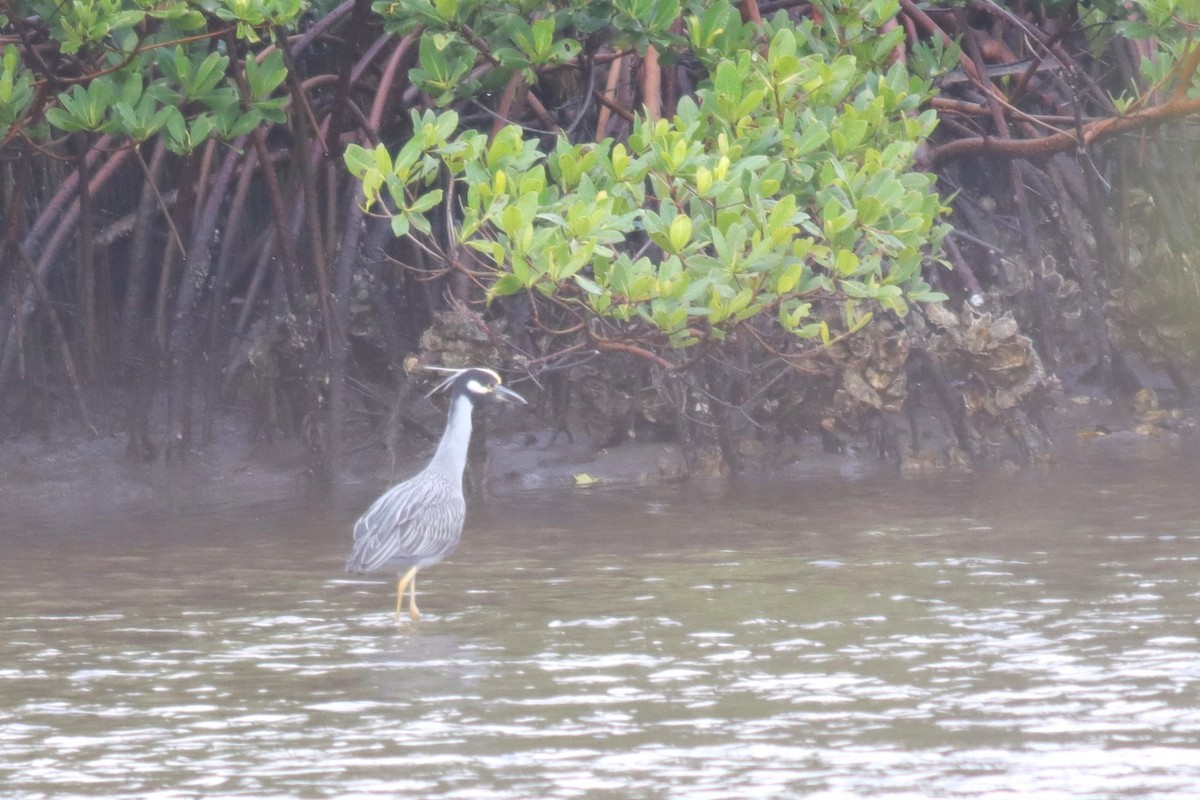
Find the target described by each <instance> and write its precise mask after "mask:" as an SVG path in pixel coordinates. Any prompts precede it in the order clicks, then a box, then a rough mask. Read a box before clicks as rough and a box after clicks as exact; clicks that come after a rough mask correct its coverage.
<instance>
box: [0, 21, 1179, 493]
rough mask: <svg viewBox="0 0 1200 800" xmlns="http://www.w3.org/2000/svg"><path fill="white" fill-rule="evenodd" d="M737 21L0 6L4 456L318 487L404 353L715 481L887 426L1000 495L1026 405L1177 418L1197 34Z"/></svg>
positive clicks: (370, 413) (1029, 409) (975, 24)
mask: <svg viewBox="0 0 1200 800" xmlns="http://www.w3.org/2000/svg"><path fill="white" fill-rule="evenodd" d="M770 5H771V8H773V9H775V10H774V12H773V15H772V14H768V15H766V18H764V15H763V13H762V11H761V8H766V7H767V4H766V3H765V2H764V3H763V4H762V5H761V8H760V4H758V3H756V2H755V0H743V2H741V3H739V4H736V5H732V4H726V3H701V2H698V1H697V2H681V0H565V1H564V2H550V3H546V2H540V0H533V1H532V2H531V1H530V0H506V2H501V3H494V2H493V3H486V4H485V3H482V2H476V1H475V0H395V2H391V1H390V0H382V1H381V2H376V3H373V4H372V3H370V2H367V0H345V2H342V3H338V4H334V3H332V2H330V3H319V2H314V3H306V2H301V0H160V1H159V2H149V1H148V0H101V1H100V2H67V3H58V2H46V0H13V2H10V3H8V4H7V5H6V6H5V8H4V15H3V16H0V45H2V47H3V57H2V60H0V155H3V157H4V162H3V164H4V176H5V178H4V197H5V201H6V217H5V226H6V227H5V235H4V240H3V247H2V249H0V258H2V259H3V261H2V269H0V297H2V298H3V302H0V353H2V354H0V402H2V403H3V408H2V414H3V418H4V419H5V420H7V421H8V422H9V423H10V424H12V425H13V426H14V428H16V429H23V428H26V427H28V426H29V425H31V424H32V425H49V424H50V423H51V422H52V420H53V418H54V412H55V410H56V409H57V408H58V407H59V406H60V405H61V403H60V401H59V399H58V398H59V397H60V396H61V393H62V391H63V390H65V391H66V392H68V393H69V396H70V397H71V398H72V400H73V405H74V406H75V408H76V409H77V410H78V413H79V415H80V417H81V418H82V419H83V420H84V422H85V424H86V425H87V426H90V427H93V428H94V427H97V426H103V427H107V428H114V429H120V430H124V431H126V432H127V434H128V436H129V442H130V454H131V455H133V456H136V457H143V458H144V457H149V456H151V455H153V454H155V453H157V454H159V455H160V456H162V457H164V458H167V457H172V456H175V455H182V454H183V453H184V452H186V450H187V449H188V448H189V447H191V446H194V444H195V443H196V441H197V437H196V436H195V435H194V432H193V430H192V427H193V425H192V423H193V417H194V416H195V412H194V408H193V405H194V403H195V402H197V401H202V402H203V404H204V406H203V408H204V412H203V415H202V420H203V422H204V437H207V436H208V434H209V426H210V424H211V422H212V421H213V419H214V418H215V417H216V415H217V414H218V412H219V410H220V408H221V407H222V406H225V405H228V404H230V403H236V404H239V405H242V406H244V407H246V408H247V409H248V410H250V412H251V419H252V432H253V434H254V435H255V436H270V435H274V434H277V433H283V434H285V435H296V436H300V437H302V438H303V439H304V440H305V441H307V442H309V443H310V444H311V445H312V446H313V448H314V452H315V453H316V454H317V458H316V463H317V464H318V465H320V466H323V467H324V468H325V469H326V470H330V469H333V468H335V467H336V466H337V465H338V463H339V461H340V459H341V458H342V457H343V455H344V453H345V452H346V451H347V450H348V449H349V448H350V446H351V445H349V444H347V442H346V441H345V437H346V433H345V432H346V430H352V431H354V432H355V435H356V436H357V435H361V436H363V437H366V438H367V439H369V438H372V437H374V436H375V433H374V431H375V430H376V426H377V424H378V420H380V419H382V418H384V417H386V416H387V414H388V412H387V408H388V407H389V406H390V401H388V400H385V399H384V398H385V397H386V396H387V395H388V387H389V386H391V385H392V384H393V383H394V382H395V381H396V380H397V379H401V376H399V375H398V374H396V373H395V372H392V371H391V369H392V367H393V366H395V365H398V364H400V363H401V362H402V361H403V360H404V357H405V356H406V355H407V354H409V353H414V352H416V353H419V354H420V355H421V357H422V358H424V359H426V360H430V361H453V360H455V359H471V360H480V359H482V360H487V361H491V362H493V363H494V365H495V366H500V367H504V368H508V369H512V370H514V371H517V372H523V373H526V374H528V375H530V376H532V377H535V378H537V377H540V376H544V377H545V378H546V379H547V380H548V381H550V386H549V389H550V394H551V395H552V396H555V397H557V398H558V399H559V402H557V403H555V404H554V408H555V413H556V414H557V415H558V416H559V419H558V422H557V424H559V425H562V426H568V425H576V424H580V423H581V422H582V424H584V425H585V426H587V425H590V424H598V425H599V427H600V428H601V429H604V430H601V433H602V435H603V436H604V438H613V437H614V436H618V435H621V434H620V432H621V431H626V432H627V431H629V430H632V429H636V428H637V427H638V425H639V424H647V423H648V424H657V425H659V426H660V427H661V426H663V425H665V427H666V428H667V429H669V430H670V431H671V434H672V435H674V436H677V437H679V438H680V439H681V440H683V441H684V442H685V443H688V444H691V445H695V446H697V447H702V446H703V445H704V443H705V442H706V441H709V440H715V441H718V442H719V443H720V445H721V450H722V453H723V454H724V457H725V460H726V461H727V462H735V461H736V460H737V452H738V449H737V441H738V440H739V439H740V438H743V437H745V436H749V435H752V434H754V433H756V432H759V433H761V432H762V431H765V430H769V429H772V428H773V429H775V430H777V431H783V432H795V431H799V430H804V429H815V430H819V431H821V432H822V434H823V435H825V436H826V437H827V438H828V439H829V441H830V442H832V443H835V444H836V443H838V442H840V441H843V440H845V439H847V438H851V437H854V436H858V435H863V434H867V433H871V432H879V431H880V430H882V431H883V433H882V435H881V436H880V437H879V438H878V441H877V443H878V444H879V446H880V448H881V450H883V451H884V452H891V453H897V452H899V448H898V447H897V443H896V438H895V435H894V432H891V433H889V432H888V429H889V427H893V426H894V425H895V423H896V421H897V420H899V418H900V417H899V415H898V412H899V411H900V410H901V409H902V407H904V406H905V405H906V404H907V405H911V404H913V403H915V402H918V401H920V400H921V399H922V398H921V397H920V396H918V395H919V392H917V391H916V389H914V388H913V387H914V386H917V387H925V388H924V389H923V390H922V391H925V392H926V393H927V397H926V399H929V400H930V401H931V402H932V404H933V406H934V407H936V408H938V409H940V413H942V414H944V415H945V416H946V417H948V418H949V420H950V421H951V423H952V427H953V429H954V431H955V435H956V440H957V444H958V446H959V447H960V448H961V449H962V450H963V451H965V452H966V453H969V454H971V455H976V454H978V453H980V452H982V451H986V450H988V449H990V447H991V446H992V445H993V444H994V442H995V438H994V437H992V436H991V435H990V431H991V430H992V429H995V430H996V431H1003V432H1005V433H1006V434H1007V435H1009V436H1012V437H1013V438H1014V439H1015V440H1016V442H1017V444H1018V446H1019V447H1020V449H1021V450H1022V452H1023V453H1024V454H1025V455H1027V456H1035V455H1036V454H1037V452H1038V451H1040V450H1041V449H1043V448H1044V446H1045V442H1044V440H1043V438H1042V437H1040V436H1039V435H1038V434H1037V432H1036V429H1037V410H1038V408H1039V407H1040V406H1041V404H1042V403H1044V402H1045V400H1046V397H1047V396H1048V394H1049V393H1050V392H1051V390H1052V389H1053V386H1054V381H1053V378H1052V373H1053V372H1056V371H1057V372H1058V373H1060V374H1062V375H1074V374H1080V373H1083V372H1085V371H1086V370H1089V369H1090V370H1091V371H1092V372H1094V373H1095V374H1097V375H1098V376H1099V378H1100V380H1101V381H1102V382H1103V383H1104V384H1105V385H1106V386H1107V387H1108V388H1110V389H1112V390H1114V391H1117V390H1120V389H1123V388H1128V387H1129V386H1131V385H1132V386H1133V388H1138V385H1139V384H1140V378H1138V376H1137V374H1136V372H1137V371H1136V370H1134V369H1133V368H1131V367H1130V365H1129V363H1128V362H1129V360H1130V359H1131V358H1135V357H1136V358H1139V359H1148V362H1149V363H1151V364H1154V365H1162V366H1163V367H1164V369H1165V370H1166V372H1167V373H1168V374H1169V375H1170V376H1171V378H1172V379H1173V380H1174V381H1175V383H1176V385H1177V387H1178V388H1180V390H1181V391H1186V390H1187V388H1188V386H1189V381H1188V373H1189V370H1190V369H1191V368H1192V366H1193V365H1194V355H1193V354H1194V352H1195V351H1196V348H1195V345H1194V342H1196V341H1200V339H1198V338H1197V336H1198V334H1197V333H1196V331H1195V329H1194V326H1192V325H1190V324H1189V323H1187V322H1186V320H1187V319H1189V318H1194V310H1195V307H1196V305H1197V303H1200V291H1198V290H1197V289H1196V286H1200V281H1197V280H1196V279H1195V278H1196V276H1195V272H1194V269H1193V268H1192V265H1191V259H1192V255H1191V254H1192V253H1193V252H1194V249H1195V246H1196V244H1197V242H1200V233H1198V232H1197V231H1196V223H1195V221H1194V220H1191V219H1189V218H1186V217H1185V216H1181V215H1179V214H1178V213H1177V210H1176V209H1174V208H1169V207H1167V206H1168V204H1171V203H1172V202H1175V203H1177V202H1180V201H1182V202H1183V203H1184V204H1185V207H1186V203H1187V200H1186V197H1187V196H1188V192H1189V187H1188V184H1187V183H1186V177H1187V173H1186V172H1185V171H1184V170H1191V169H1192V164H1194V163H1195V159H1194V158H1192V157H1191V156H1192V154H1191V152H1190V150H1189V146H1188V145H1180V144H1176V142H1177V141H1178V137H1173V136H1170V135H1168V136H1165V137H1163V136H1157V135H1156V133H1157V132H1158V131H1160V130H1163V129H1164V128H1163V126H1167V127H1166V130H1167V131H1168V132H1169V133H1170V132H1175V131H1178V130H1180V129H1181V127H1180V126H1182V125H1185V124H1186V120H1188V119H1189V118H1190V116H1191V115H1193V114H1195V113H1196V112H1197V111H1198V110H1200V99H1198V98H1197V93H1196V90H1195V88H1194V83H1195V73H1196V67H1197V64H1198V63H1200V48H1197V46H1196V44H1195V42H1194V37H1193V33H1194V31H1195V26H1196V24H1197V20H1198V19H1200V10H1198V9H1197V8H1195V7H1194V6H1195V3H1192V2H1178V1H1173V0H1141V2H1137V3H1134V4H1132V5H1129V4H1125V3H1107V2H1093V3H1088V4H1082V5H1081V4H1074V3H1053V4H1051V3H1047V4H1044V5H1027V4H1020V3H1012V4H1000V3H997V2H993V0H970V2H965V3H953V4H947V5H946V6H944V7H937V6H918V5H917V4H915V3H913V2H911V0H872V2H868V3H841V2H838V1H837V0H824V1H823V2H817V3H811V4H810V3H798V2H787V1H786V0H785V1H784V2H772V3H771V4H770ZM1131 132H1137V133H1139V134H1140V135H1141V136H1143V137H1148V138H1143V139H1142V140H1141V143H1140V145H1139V147H1138V148H1128V147H1122V146H1120V141H1121V137H1122V135H1124V134H1129V133H1131ZM1181 165H1186V166H1185V167H1182V166H1181ZM346 166H348V167H349V170H348V171H347V170H346ZM948 223H952V224H953V226H954V228H955V231H954V232H953V233H952V234H951V235H950V236H949V237H948V238H947V233H948V231H949V230H950V225H949V224H948ZM1158 234H1161V235H1158ZM1181 264H1182V266H1180V265H1181ZM456 326H457V327H456ZM456 331H457V332H456ZM422 333H425V338H424V339H422V338H421V337H422ZM596 355H599V356H601V358H599V359H598V360H595V356H596ZM596 376H601V377H605V378H607V379H606V380H601V381H600V382H599V384H597V382H596V381H594V380H593V379H594V378H595V377H596ZM910 376H911V377H913V378H916V379H917V383H916V384H914V385H910V382H909V378H910ZM589 381H590V383H589ZM570 382H574V383H575V384H577V385H578V386H580V387H584V389H581V390H579V391H577V392H576V400H575V402H571V401H570V400H569V399H567V400H563V398H569V397H570V395H569V394H567V393H564V392H563V391H562V388H561V387H562V385H563V384H564V383H570ZM556 387H557V388H556ZM587 387H590V388H587ZM114 391H115V392H116V394H115V395H114V394H113V392H114ZM585 393H586V394H588V395H590V396H588V397H584V396H582V395H583V394H585ZM114 396H115V397H117V398H118V399H121V400H122V402H121V403H120V404H119V405H121V406H123V407H124V409H125V413H124V414H121V415H117V416H113V415H111V414H105V415H104V416H103V418H96V415H95V414H94V413H93V411H92V410H91V406H93V405H94V404H95V402H96V399H97V398H102V397H114ZM910 411H911V409H910ZM581 416H582V417H583V419H582V420H580V419H578V417H581ZM360 423H366V424H360ZM347 425H350V426H351V427H350V428H349V429H348V428H347ZM881 425H882V428H881V427H880V426H881ZM913 426H914V427H913V429H912V431H911V432H912V434H913V438H914V443H913V445H912V446H911V448H910V449H911V450H913V451H915V450H919V449H920V446H921V445H920V442H918V441H916V438H917V430H916V428H915V423H913ZM871 435H872V436H874V433H871Z"/></svg>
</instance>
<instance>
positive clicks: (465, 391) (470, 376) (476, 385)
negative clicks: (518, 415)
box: [429, 367, 526, 403]
mask: <svg viewBox="0 0 1200 800" xmlns="http://www.w3.org/2000/svg"><path fill="white" fill-rule="evenodd" d="M431 369H436V370H438V371H439V372H446V373H449V374H448V376H447V377H446V379H445V380H444V381H442V382H441V383H439V384H438V385H437V386H436V387H435V388H434V390H433V391H432V392H430V393H429V394H431V395H432V394H434V393H435V392H439V391H441V390H442V389H445V390H447V391H449V392H450V395H451V396H452V397H458V396H459V395H465V396H467V397H469V398H471V400H472V401H473V402H479V401H481V400H503V401H504V402H506V403H525V402H526V400H525V398H524V397H521V395H519V394H517V393H516V392H514V391H513V390H512V389H509V388H508V387H507V386H504V385H503V383H502V382H501V380H500V375H499V373H497V372H496V371H495V370H490V369H485V368H483V367H467V368H466V369H445V368H442V367H431Z"/></svg>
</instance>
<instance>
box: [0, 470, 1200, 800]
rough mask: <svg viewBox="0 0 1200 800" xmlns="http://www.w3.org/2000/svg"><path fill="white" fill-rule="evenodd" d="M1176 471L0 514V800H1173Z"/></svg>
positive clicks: (1190, 671)
mask: <svg viewBox="0 0 1200 800" xmlns="http://www.w3.org/2000/svg"><path fill="white" fill-rule="evenodd" d="M1197 462H1198V459H1197V457H1196V454H1194V453H1188V452H1185V451H1182V450H1179V449H1172V448H1170V447H1164V448H1150V449H1148V450H1146V451H1145V452H1139V451H1138V450H1136V449H1131V450H1125V451H1122V450H1115V449H1114V450H1112V451H1110V452H1107V453H1104V454H1103V455H1102V456H1100V457H1097V458H1095V459H1082V458H1077V459H1075V463H1071V464H1069V465H1065V466H1061V467H1056V468H1048V469H1036V470H1027V471H1022V472H1018V473H1013V474H999V475H998V474H990V475H986V476H975V477H963V478H951V479H947V478H945V477H939V478H934V479H928V480H925V479H915V480H914V479H909V480H905V479H902V478H900V477H898V476H891V475H889V476H883V477H880V476H875V477H871V478H865V479H862V480H857V481H847V480H831V479H829V480H825V479H823V480H813V481H810V482H807V483H805V484H804V485H799V486H798V485H790V484H764V483H763V482H762V481H758V480H754V481H750V480H747V481H742V482H735V483H733V484H729V485H725V486H722V487H709V488H696V487H682V488H680V487H672V488H658V489H632V488H610V489H601V490H587V491H579V490H570V491H568V490H564V491H558V492H540V493H536V494H521V495H513V496H508V497H499V498H493V499H490V500H487V501H484V502H482V503H476V504H475V505H474V506H473V508H472V511H471V513H470V516H469V519H468V523H467V532H466V535H465V538H464V543H463V546H462V547H461V548H460V550H459V551H458V553H456V554H455V556H454V557H453V558H452V559H451V560H450V561H448V562H446V563H444V564H441V565H438V566H436V567H433V568H430V569H429V570H427V571H425V572H423V573H422V575H421V579H420V582H419V585H418V591H419V594H420V595H421V607H422V610H423V611H424V617H423V618H422V620H421V621H420V623H412V622H410V621H408V620H407V619H405V620H404V621H403V622H402V623H401V624H399V625H397V624H396V623H395V621H394V619H393V616H392V609H393V607H394V594H393V592H394V590H395V585H394V581H392V580H386V581H385V580H384V579H382V578H380V579H356V578H354V577H353V576H347V575H344V574H343V573H342V572H341V565H342V563H343V560H344V558H345V556H346V553H347V550H348V543H349V529H350V525H351V523H352V521H353V518H354V517H355V515H356V513H357V511H358V510H360V509H361V508H362V507H363V506H364V505H365V504H366V502H368V501H369V500H370V499H371V495H372V494H373V493H374V491H375V489H374V488H370V489H368V488H366V487H359V488H357V489H354V490H346V491H343V492H340V493H338V494H336V495H332V496H330V495H326V496H319V497H309V498H284V499H281V500H277V501H273V502H261V503H244V502H243V503H239V504H236V505H233V506H230V507H221V506H216V505H213V504H212V503H195V504H190V505H189V504H187V503H183V504H180V503H179V502H173V503H172V504H163V503H156V502H154V501H153V500H146V501H145V502H143V503H140V504H139V505H136V506H132V507H130V508H128V509H127V510H125V511H123V512H121V513H120V514H115V513H114V514H112V515H110V516H107V517H99V518H97V517H94V516H89V517H83V516H80V515H79V514H78V513H77V512H70V513H62V514H56V513H55V512H53V511H49V510H48V511H46V512H45V513H44V514H24V515H22V516H18V517H16V518H14V517H12V516H7V517H6V518H5V519H2V520H0V545H2V547H3V556H2V558H0V779H2V780H3V786H4V791H3V796H4V797H6V798H15V799H18V800H24V799H29V798H50V797H53V798H69V797H83V796H89V797H155V798H176V797H179V798H185V797H196V796H201V795H203V796H207V797H222V796H244V797H273V798H274V797H322V796H330V797H332V796H336V797H381V798H382V797H397V796H409V797H414V798H415V797H435V796H436V797H451V798H483V799H484V800H488V799H491V798H574V797H589V798H591V797H595V798H605V797H611V798H625V797H688V798H735V797H736V798H751V797H781V796H800V795H804V796H812V797H827V798H835V797H836V798H852V797H864V798H866V797H884V796H886V797H913V798H916V797H996V798H1004V797H1012V798H1018V797H1020V798H1038V797H1045V798H1057V797H1079V798H1083V797H1088V798H1108V797H1114V798H1115V797H1147V796H1152V797H1156V798H1172V797H1178V798H1184V797H1189V798H1190V797H1193V796H1194V795H1195V787H1196V786H1197V785H1200V748H1198V747H1197V744H1198V743H1200V647H1198V639H1197V617H1198V612H1197V598H1198V597H1200V587H1198V586H1197V578H1198V577H1200V514H1198V513H1197V509H1198V506H1200V502H1198V497H1197V492H1196V480H1195V475H1196V466H1197ZM174 500H175V501H178V496H176V497H175V498H174Z"/></svg>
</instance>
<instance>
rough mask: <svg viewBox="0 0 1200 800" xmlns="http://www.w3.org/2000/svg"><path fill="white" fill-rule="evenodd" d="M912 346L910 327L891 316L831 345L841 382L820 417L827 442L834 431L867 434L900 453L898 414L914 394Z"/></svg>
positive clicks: (885, 449) (879, 446)
mask: <svg viewBox="0 0 1200 800" xmlns="http://www.w3.org/2000/svg"><path fill="white" fill-rule="evenodd" d="M911 349H912V344H911V339H910V337H909V334H908V331H907V330H905V328H904V327H902V326H901V325H900V324H899V323H897V322H894V321H892V320H887V319H884V320H878V321H875V322H873V323H872V324H870V325H868V326H867V327H866V328H865V329H863V330H862V331H860V332H859V333H858V334H856V335H854V336H851V337H849V338H848V339H846V340H844V341H842V342H839V343H837V344H835V345H833V346H832V347H830V353H829V355H830V358H831V360H833V361H834V362H835V363H836V364H837V365H838V367H839V369H840V385H838V386H837V388H835V389H834V391H833V397H832V399H831V400H830V403H829V405H828V406H826V408H825V413H824V414H823V415H822V417H821V421H820V425H821V430H822V433H823V435H824V436H825V437H827V438H826V444H827V446H828V445H829V443H830V440H829V438H828V437H837V438H838V439H842V438H846V437H852V438H860V437H865V438H866V440H867V442H868V443H869V445H870V446H871V447H872V448H874V449H876V450H877V451H878V452H879V455H880V456H881V457H883V458H896V459H898V458H899V457H900V449H899V445H898V437H897V430H896V419H897V417H898V415H899V413H900V411H901V409H902V407H903V405H904V402H905V400H906V399H907V397H908V368H907V365H908V359H909V354H910V352H911Z"/></svg>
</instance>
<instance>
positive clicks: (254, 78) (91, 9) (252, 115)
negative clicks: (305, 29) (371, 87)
mask: <svg viewBox="0 0 1200 800" xmlns="http://www.w3.org/2000/svg"><path fill="white" fill-rule="evenodd" d="M306 8H307V3H305V2H303V1H302V0H203V2H197V1H196V0H160V1H159V2H149V0H97V1H96V2H91V1H90V0H89V1H85V0H69V2H65V3H62V2H50V0H14V2H13V3H11V4H10V7H9V10H10V12H11V14H12V15H19V16H20V17H21V18H28V19H40V20H43V21H44V22H45V24H46V25H47V26H48V28H49V31H50V33H51V34H52V35H53V37H54V38H55V40H56V42H57V45H58V48H59V49H60V51H61V52H63V53H66V54H77V56H78V57H79V59H80V64H81V65H86V68H85V69H84V74H83V76H81V77H80V78H79V79H77V80H76V81H75V82H74V83H72V84H71V85H70V86H69V88H67V89H66V90H64V91H61V92H59V93H57V95H55V96H54V97H53V100H52V102H51V103H50V104H49V105H47V106H46V107H45V108H44V109H42V110H41V113H40V114H39V113H37V110H36V109H34V108H33V102H34V96H33V94H32V91H31V87H32V86H34V85H36V83H37V82H39V81H46V80H47V79H48V76H43V75H39V74H38V73H37V69H38V68H39V67H40V66H41V65H39V64H38V63H37V62H30V61H28V60H26V59H23V58H22V56H21V51H20V49H19V48H17V47H16V46H14V45H9V46H7V47H6V49H5V53H4V60H3V68H2V69H0V137H5V136H8V135H9V134H10V132H11V131H12V129H13V128H20V129H21V130H23V131H24V132H25V133H26V134H27V135H29V136H30V137H31V138H34V139H37V138H44V137H45V136H46V135H47V134H48V133H49V132H50V130H57V131H62V132H67V133H72V132H77V131H84V132H91V133H104V134H109V135H113V136H116V137H118V138H126V139H130V140H133V141H137V142H140V141H145V140H147V139H149V138H151V137H153V136H156V135H160V134H161V135H163V136H164V137H165V141H166V144H167V146H168V147H169V148H170V149H171V150H172V151H174V152H177V153H187V152H191V151H192V150H193V149H195V148H196V147H198V146H199V145H201V144H202V143H203V142H204V141H205V140H206V139H208V138H209V137H210V136H213V135H216V136H220V137H222V138H226V139H231V138H236V137H238V136H241V135H243V134H245V133H248V132H249V131H251V130H253V129H254V128H255V127H256V126H257V125H259V124H260V123H262V122H264V121H272V122H283V121H284V120H285V107H286V103H287V98H286V97H281V96H276V95H277V93H278V88H279V87H280V85H281V84H282V83H283V81H284V79H285V78H286V76H287V71H286V68H285V67H284V64H283V58H282V55H281V54H280V53H278V52H272V53H270V54H269V55H268V56H266V57H265V58H263V59H262V60H261V62H260V61H258V60H256V59H255V58H254V57H253V56H252V55H251V56H250V57H248V58H247V59H246V62H245V66H244V70H245V71H244V78H245V82H246V85H247V86H248V87H249V96H248V97H243V96H242V95H241V92H240V91H239V89H238V84H237V76H235V75H234V74H232V67H231V60H230V59H229V57H228V56H227V55H226V54H225V53H224V47H223V45H224V42H223V41H222V42H221V43H220V45H222V46H218V47H216V48H214V47H213V43H212V41H210V39H209V37H208V36H206V35H205V34H206V32H207V31H209V30H212V31H219V30H221V29H222V28H223V27H225V26H229V25H232V26H233V28H234V31H235V38H236V39H237V40H238V41H240V42H244V43H246V44H254V43H257V42H259V41H260V40H261V38H262V35H263V33H264V32H266V31H268V30H270V29H272V28H275V27H279V28H282V29H286V28H287V27H288V26H290V25H294V24H295V22H296V21H297V20H298V18H299V16H300V14H301V13H302V12H303V11H304V10H305V9H306ZM239 68H240V67H239ZM54 79H55V80H57V77H55V78H54ZM47 124H48V125H49V128H47Z"/></svg>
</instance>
